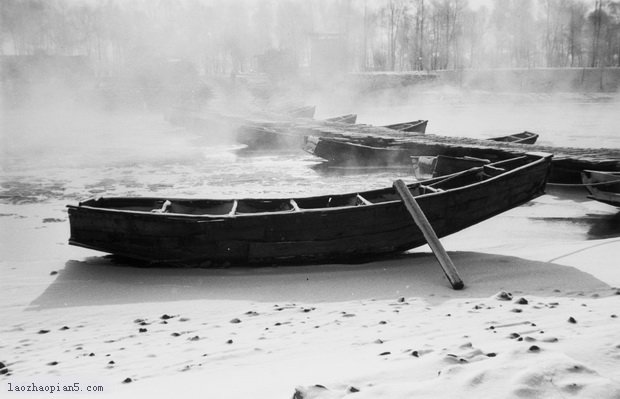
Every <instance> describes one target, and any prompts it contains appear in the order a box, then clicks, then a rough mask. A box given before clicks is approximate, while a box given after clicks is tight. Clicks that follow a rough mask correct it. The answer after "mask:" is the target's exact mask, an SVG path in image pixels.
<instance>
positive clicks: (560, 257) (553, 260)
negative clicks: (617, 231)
mask: <svg viewBox="0 0 620 399" xmlns="http://www.w3.org/2000/svg"><path fill="white" fill-rule="evenodd" d="M619 241H620V240H618V239H616V240H612V241H606V242H601V243H598V244H594V245H590V246H588V247H585V248H581V249H578V250H576V251H572V252H569V253H567V254H564V255H561V256H557V257H555V258H553V259H551V260H548V261H547V262H549V263H551V262H555V261H557V260H559V259H562V258H566V257H568V256H571V255H575V254H578V253H580V252H584V251H587V250H588V249H592V248H596V247H600V246H601V245H607V244H613V243H614V242H619Z"/></svg>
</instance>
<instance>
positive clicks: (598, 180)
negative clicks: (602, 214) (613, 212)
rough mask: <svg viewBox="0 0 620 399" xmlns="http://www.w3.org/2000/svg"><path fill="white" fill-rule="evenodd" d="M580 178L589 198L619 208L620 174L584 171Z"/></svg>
mask: <svg viewBox="0 0 620 399" xmlns="http://www.w3.org/2000/svg"><path fill="white" fill-rule="evenodd" d="M581 178H582V181H583V184H585V185H586V188H587V189H588V192H589V193H590V195H589V196H588V197H589V198H592V199H594V200H597V201H599V202H603V203H605V204H608V205H612V206H616V207H619V208H620V173H609V172H601V171H594V170H584V171H583V172H581Z"/></svg>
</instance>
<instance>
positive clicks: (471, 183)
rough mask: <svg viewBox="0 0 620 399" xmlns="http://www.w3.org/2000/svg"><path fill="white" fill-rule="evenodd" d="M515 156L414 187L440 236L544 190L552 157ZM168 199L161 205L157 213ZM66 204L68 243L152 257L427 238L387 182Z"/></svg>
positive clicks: (293, 257)
mask: <svg viewBox="0 0 620 399" xmlns="http://www.w3.org/2000/svg"><path fill="white" fill-rule="evenodd" d="M513 162H515V163H514V165H512V170H510V171H508V172H507V173H505V174H502V175H500V176H496V177H494V178H484V175H485V174H486V169H484V168H479V169H477V170H471V171H467V172H465V173H461V174H459V175H455V176H453V177H452V178H438V179H431V180H429V181H428V182H427V183H426V184H427V185H428V186H429V187H428V189H423V190H422V189H421V190H420V191H417V192H416V194H417V197H416V200H417V201H418V203H419V205H420V207H421V208H422V209H423V211H424V213H425V214H426V216H427V218H428V220H429V221H430V223H432V225H433V227H434V229H435V231H436V233H437V236H438V237H443V236H446V235H448V234H452V233H455V232H457V231H459V230H462V229H464V228H466V227H469V226H471V225H473V224H476V223H478V222H481V221H483V220H485V219H488V218H490V217H492V216H494V215H497V214H498V213H501V212H504V211H506V210H508V209H511V208H513V207H515V206H518V205H520V204H523V203H525V202H527V201H529V200H531V199H532V198H535V197H537V196H539V195H541V194H543V192H544V187H545V182H546V178H547V174H548V169H549V165H550V160H549V158H548V157H538V156H532V158H531V159H529V160H526V159H520V160H517V161H513ZM507 169H511V168H508V167H507ZM486 175H487V176H488V174H486ZM481 179H482V180H481ZM463 186H465V187H466V188H465V189H456V190H455V188H459V187H463ZM166 201H169V202H170V204H169V205H168V206H167V207H166V212H153V210H156V209H162V208H163V204H165V203H166ZM68 208H69V209H68V211H69V221H70V226H71V238H70V241H69V242H70V244H72V245H78V246H82V247H86V248H91V249H95V250H99V251H103V252H108V253H113V254H117V255H122V256H126V257H130V258H136V259H140V260H144V261H147V262H152V263H171V264H182V265H194V266H196V265H198V266H207V265H209V264H211V263H212V262H214V263H219V264H221V263H233V264H270V263H316V262H322V261H328V260H329V261H333V260H343V261H350V260H352V259H359V258H368V257H373V256H377V255H381V254H386V253H393V252H399V251H404V250H407V249H410V248H414V247H417V246H420V245H423V244H424V243H425V242H426V240H425V239H424V236H423V235H422V233H421V232H420V231H419V229H418V228H416V227H415V225H413V224H412V223H411V221H410V220H408V215H407V211H406V210H405V209H404V207H403V206H402V202H401V201H400V200H399V197H398V195H397V193H396V192H395V190H394V189H393V188H392V187H389V188H385V189H380V190H372V191H367V192H363V193H349V194H340V195H333V196H329V195H328V196H318V197H306V198H285V199H281V198H279V199H238V200H195V199H175V198H101V199H99V200H88V201H85V202H83V203H80V204H79V205H78V206H69V207H68ZM214 213H215V214H214Z"/></svg>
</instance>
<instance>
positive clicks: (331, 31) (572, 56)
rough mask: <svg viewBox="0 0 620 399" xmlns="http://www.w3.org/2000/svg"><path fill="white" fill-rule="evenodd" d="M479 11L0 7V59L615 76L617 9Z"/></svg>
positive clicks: (247, 3) (118, 66)
mask: <svg viewBox="0 0 620 399" xmlns="http://www.w3.org/2000/svg"><path fill="white" fill-rule="evenodd" d="M483 4H484V5H482V6H480V5H477V3H476V4H474V2H473V1H472V2H469V1H468V0H314V1H307V0H178V1H166V0H100V1H95V0H83V1H78V0H2V1H0V13H1V14H0V16H1V23H0V29H1V34H2V37H1V43H0V44H1V47H0V48H1V50H2V54H3V55H33V54H41V53H42V54H48V55H83V56H86V57H88V58H89V59H90V60H91V62H92V64H93V65H94V66H95V67H96V69H97V72H98V73H100V74H114V72H115V71H118V70H122V69H123V68H126V67H127V66H128V65H132V64H133V63H135V62H145V60H151V59H170V58H176V59H182V60H185V61H189V62H191V63H192V64H193V65H195V66H196V67H197V69H198V70H199V71H201V72H203V73H206V74H222V73H225V74H229V73H231V72H232V73H236V72H248V71H253V70H256V69H257V68H259V67H260V66H261V60H263V61H264V59H265V57H267V58H272V59H275V60H277V59H282V60H286V62H288V63H289V64H290V63H291V60H292V64H293V65H295V66H298V67H300V68H303V67H309V68H312V66H313V65H315V64H316V62H315V61H316V60H317V59H321V58H323V59H328V61H330V62H331V63H328V65H329V66H330V67H332V68H336V69H340V70H343V71H415V70H439V69H462V68H478V69H480V68H535V67H536V68H540V67H607V66H620V1H611V0H607V1H606V0H494V1H488V2H484V3H483ZM333 54H338V57H332V56H331V55H333ZM283 55H284V56H283ZM278 57H280V58H278ZM313 58H314V60H313ZM330 58H331V60H329V59H330ZM263 64H265V63H263ZM267 64H268V65H273V62H272V63H271V64H269V63H267Z"/></svg>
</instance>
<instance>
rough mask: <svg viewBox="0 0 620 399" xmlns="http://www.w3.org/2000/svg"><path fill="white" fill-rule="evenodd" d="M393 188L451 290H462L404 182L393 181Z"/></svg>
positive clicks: (444, 252) (429, 225)
mask: <svg viewBox="0 0 620 399" xmlns="http://www.w3.org/2000/svg"><path fill="white" fill-rule="evenodd" d="M394 188H395V189H396V191H397V192H398V195H400V197H401V198H402V200H403V204H405V207H406V208H407V211H409V214H410V215H411V217H412V218H413V220H414V221H415V223H416V225H417V226H418V228H419V229H420V230H421V231H422V234H424V238H426V242H427V243H428V245H429V246H430V247H431V249H432V250H433V254H434V255H435V257H436V258H437V260H438V261H439V264H440V265H441V268H442V269H443V272H444V273H445V275H446V277H447V278H448V281H450V284H452V288H454V289H455V290H460V289H462V288H463V287H464V284H463V280H461V277H460V276H459V273H458V272H457V271H456V267H454V263H452V259H450V257H449V256H448V253H447V252H446V250H445V249H444V247H443V245H441V242H439V238H438V237H437V234H436V233H435V230H433V227H432V226H431V224H430V223H429V222H428V219H427V218H426V215H424V212H423V211H422V208H420V205H418V202H417V201H416V200H415V198H414V197H413V195H411V192H410V191H409V188H407V185H406V184H405V182H403V181H402V180H400V179H398V180H395V181H394Z"/></svg>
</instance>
